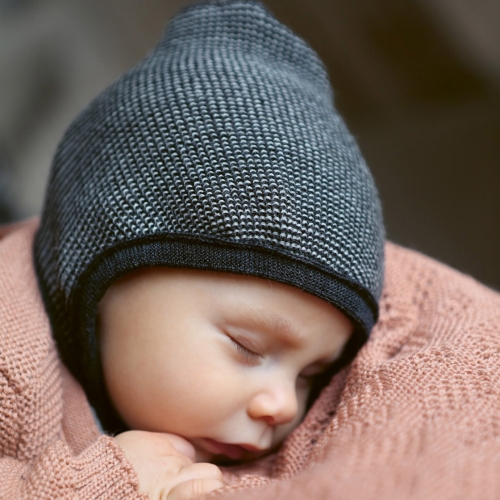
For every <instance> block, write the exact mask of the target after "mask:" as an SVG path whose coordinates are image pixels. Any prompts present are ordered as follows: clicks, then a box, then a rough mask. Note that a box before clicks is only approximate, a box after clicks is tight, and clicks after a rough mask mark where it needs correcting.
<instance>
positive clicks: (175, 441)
mask: <svg viewBox="0 0 500 500" xmlns="http://www.w3.org/2000/svg"><path fill="white" fill-rule="evenodd" d="M163 436H164V437H166V438H167V439H168V441H169V442H170V444H171V445H172V447H173V448H174V449H175V450H176V451H177V452H179V453H181V454H182V455H185V456H186V457H188V458H189V459H190V460H191V461H193V462H195V461H196V453H195V450H194V446H193V445H192V444H191V443H190V442H189V441H187V440H186V439H184V438H181V437H180V436H177V435H176V434H167V433H165V434H163Z"/></svg>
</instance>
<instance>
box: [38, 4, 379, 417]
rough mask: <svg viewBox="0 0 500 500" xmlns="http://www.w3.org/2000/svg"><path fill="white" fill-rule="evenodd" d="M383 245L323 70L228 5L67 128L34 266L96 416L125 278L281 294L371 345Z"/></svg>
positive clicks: (374, 199)
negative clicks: (254, 279) (166, 274)
mask: <svg viewBox="0 0 500 500" xmlns="http://www.w3.org/2000/svg"><path fill="white" fill-rule="evenodd" d="M383 241H384V231H383V224H382V218H381V210H380V205H379V201H378V196H377V192H376V189H375V186H374V183H373V179H372V177H371V174H370V173H369V171H368V169H367V167H366V164H365V162H364V160H363V158H362V156H361V154H360V152H359V150H358V148H357V146H356V144H355V141H354V140H353V138H352V137H351V135H350V134H349V132H348V131H347V129H346V127H345V125H344V123H343V121H342V119H341V118H340V116H339V115H338V113H337V112H336V110H335V108H334V105H333V102H332V90H331V87H330V83H329V81H328V76H327V73H326V71H325V68H324V67H323V65H322V63H321V61H320V60H319V58H318V57H317V55H316V54H315V53H314V51H313V50H312V49H311V48H310V47H309V46H308V45H307V44H306V43H305V42H304V41H303V40H301V39H300V38H299V37H297V36H296V35H295V34H293V33H292V32H291V31H290V30H289V29H288V28H286V27H284V26H283V25H281V24H280V23H279V22H278V21H277V20H276V19H275V18H274V17H273V16H272V15H271V14H269V12H267V10H266V9H265V8H264V7H263V6H261V5H260V4H258V3H255V2H250V1H245V0H236V1H222V2H210V3H206V4H202V5H195V6H193V7H191V8H188V9H187V10H185V11H183V12H181V13H180V14H178V15H177V16H176V17H175V18H174V19H173V20H172V21H171V23H170V24H169V25H168V27H167V29H166V31H165V34H164V36H163V38H162V39H161V41H160V42H159V44H158V46H157V47H156V48H155V49H154V50H153V52H152V53H151V54H150V55H149V57H148V58H147V59H146V60H145V61H143V62H142V63H141V64H139V65H138V66H137V67H135V68H134V69H132V70H131V71H130V72H128V73H127V74H126V75H124V76H123V77H122V78H120V79H119V80H118V81H117V82H116V83H115V84H114V85H112V86H111V87H110V88H108V89H107V90H106V91H105V92H104V93H102V94H101V95H100V96H99V97H97V99H96V100H94V102H92V103H91V104H90V106H89V107H88V108H87V109H86V110H84V112H83V113H82V114H81V115H80V116H79V117H78V118H77V119H76V120H75V122H74V123H73V124H72V125H71V127H70V128H69V130H68V131H67V133H66V135H65V137H64V138H63V140H62V142H61V144H60V146H59V148H58V151H57V153H56V156H55V160H54V164H53V169H52V173H51V177H50V181H49V186H48V191H47V198H46V203H45V207H44V210H43V215H42V220H41V226H40V230H39V232H38V235H37V239H36V244H35V254H36V255H35V256H36V263H37V271H38V275H39V279H40V283H41V287H42V290H43V292H44V298H45V303H46V306H47V310H48V312H49V316H50V318H51V321H52V326H53V329H54V333H55V337H56V340H57V342H58V345H59V351H60V353H61V355H62V356H63V359H64V361H65V362H66V364H67V366H68V367H69V368H70V370H71V371H72V373H73V374H74V375H75V376H76V377H77V378H78V380H79V381H80V382H81V383H82V384H83V385H84V387H85V390H86V392H87V394H89V396H90V397H91V400H92V402H93V404H94V405H95V406H96V408H97V409H98V411H101V409H102V407H103V405H105V402H106V397H105V395H104V394H103V392H102V386H103V384H102V377H101V370H100V364H99V363H100V359H99V353H98V347H97V342H96V338H95V317H96V306H97V303H98V301H99V300H100V298H101V297H102V295H103V293H104V291H105V290H106V288H107V287H108V286H109V284H110V283H111V282H112V281H113V280H114V279H116V278H117V277H118V276H120V275H122V274H125V273H127V272H130V271H131V270H133V269H135V268H138V267H141V266H154V265H163V266H165V265H166V266H177V267H194V268H198V269H211V270H220V271H230V272H236V273H243V274H248V275H256V276H261V277H265V278H270V279H274V280H277V281H280V282H283V283H288V284H291V285H294V286H297V287H299V288H301V289H303V290H305V291H307V292H310V293H312V294H314V295H316V296H319V297H321V298H323V299H325V300H327V301H329V302H331V303H333V304H335V305H336V306H337V307H338V308H340V309H341V310H342V311H344V313H345V314H347V315H348V316H349V317H350V318H351V319H352V320H353V321H354V323H355V324H356V326H357V332H358V333H359V334H361V335H363V336H364V339H366V336H367V335H368V333H369V332H370V330H371V328H372V326H373V324H374V323H375V321H376V318H377V314H378V304H377V302H378V298H379V296H380V290H381V286H382V277H383ZM105 413H106V411H104V410H102V411H101V412H100V415H101V418H102V419H103V420H105Z"/></svg>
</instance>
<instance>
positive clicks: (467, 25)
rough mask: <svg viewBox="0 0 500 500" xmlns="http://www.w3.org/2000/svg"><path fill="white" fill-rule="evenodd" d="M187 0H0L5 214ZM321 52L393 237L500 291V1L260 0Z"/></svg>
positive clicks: (14, 215) (22, 207)
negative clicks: (72, 127)
mask: <svg viewBox="0 0 500 500" xmlns="http://www.w3.org/2000/svg"><path fill="white" fill-rule="evenodd" d="M190 3H193V2H190V1H188V0H141V1H140V2H138V1H136V0H0V221H1V222H8V221H14V220H19V219H22V218H24V217H28V216H31V215H33V214H37V213H39V211H40V208H41V205H42V202H43V195H44V188H45V184H46V179H47V175H48V171H49V168H50V163H51V158H52V155H53V153H54V150H55V147H56V145H57V142H58V140H59V138H60V137H61V135H62V133H63V131H64V129H65V128H66V126H67V125H68V123H69V122H70V121H71V120H72V119H73V118H74V116H75V115H76V114H77V113H78V111H79V110H80V109H81V108H82V107H83V106H84V105H85V104H86V103H87V102H88V101H89V100H90V99H91V98H92V97H94V96H95V95H96V94H97V93H98V92H99V91H100V90H101V89H103V88H104V87H105V86H107V85H108V84H109V83H111V82H112V81H113V80H114V79H115V78H117V77H118V76H119V75H120V74H121V73H122V72H123V71H125V70H126V69H128V68H129V67H130V66H132V65H133V64H134V63H136V62H137V61H139V60H140V59H141V58H142V57H144V56H145V55H146V54H147V52H148V51H149V50H150V49H151V48H152V47H153V45H154V44H155V42H156V41H157V40H158V38H159V36H160V34H161V32H162V30H163V28H164V25H165V23H166V22H167V21H168V19H169V18H170V17H171V16H172V15H173V14H174V13H175V12H176V11H177V10H178V9H179V8H180V7H183V6H186V5H188V4H190ZM264 3H265V4H266V5H267V6H268V7H269V8H270V9H271V11H272V12H274V14H275V15H276V16H277V17H278V18H279V19H280V20H281V21H283V22H285V23H286V24H288V25H289V26H291V27H292V28H293V29H294V30H295V31H296V32H297V33H298V34H299V35H301V36H302V37H303V38H304V39H306V40H307V41H308V42H309V43H310V44H311V45H312V47H313V48H314V49H315V50H316V51H317V52H318V53H319V55H320V56H321V57H322V59H323V60H324V62H325V63H326V65H327V67H328V70H329V72H330V76H331V79H332V82H333V86H334V88H335V92H336V102H337V107H338V108H339V110H340V111H341V113H342V114H343V115H344V117H345V119H346V121H347V123H348V125H349V127H350V129H351V131H352V132H353V133H354V135H355V136H356V138H357V140H358V142H359V144H360V146H361V149H362V151H363V153H364V155H365V157H366V159H367V161H368V163H369V165H370V167H371V169H372V171H373V173H374V176H375V179H376V181H377V184H378V186H379V190H380V193H381V197H382V202H383V207H384V213H385V219H386V224H387V231H388V237H389V238H390V239H391V240H393V241H395V242H397V243H400V244H403V245H406V246H409V247H411V248H414V249H417V250H420V251H422V252H425V253H427V254H429V255H431V256H433V257H435V258H437V259H439V260H441V261H444V262H446V263H448V264H450V265H452V266H454V267H456V268H458V269H461V270H462V271H464V272H466V273H469V274H472V275H473V276H474V277H476V278H477V279H479V280H481V281H483V282H485V283H487V284H489V285H490V286H493V287H494V288H496V289H499V290H500V262H499V260H500V224H499V222H500V221H499V216H500V0H307V1H306V0H265V1H264Z"/></svg>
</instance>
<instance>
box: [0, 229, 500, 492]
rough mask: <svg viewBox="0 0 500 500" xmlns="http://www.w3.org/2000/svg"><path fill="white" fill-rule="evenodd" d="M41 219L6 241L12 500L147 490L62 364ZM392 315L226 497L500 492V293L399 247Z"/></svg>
mask: <svg viewBox="0 0 500 500" xmlns="http://www.w3.org/2000/svg"><path fill="white" fill-rule="evenodd" d="M35 230H36V221H31V222H28V223H24V224H21V225H19V226H17V227H13V228H8V229H7V230H4V235H3V238H2V239H0V296H1V297H2V300H1V302H0V498H2V499H5V500H11V499H12V500H14V499H16V500H20V499H21V500H23V499H35V498H36V499H51V500H52V499H55V498H61V499H89V498H106V499H110V500H114V499H127V500H129V499H139V498H142V499H143V500H144V499H145V496H144V495H140V494H139V493H138V482H137V477H136V475H135V473H134V471H133V469H132V468H131V466H130V464H129V463H128V462H127V460H126V459H125V457H124V455H123V453H122V452H121V450H120V448H119V447H118V446H116V445H115V444H114V442H113V440H112V439H111V438H109V437H107V436H101V437H99V436H98V431H97V429H96V427H95V424H94V423H93V421H92V416H91V413H90V408H89V406H88V403H87V401H86V398H85V395H84V393H83V391H82V389H81V387H80V386H79V385H78V383H77V382H76V381H75V380H74V379H73V378H72V377H71V375H70V374H69V373H68V372H67V370H66V369H65V367H64V365H63V364H62V363H61V361H60V360H59V358H58V356H57V354H56V349H55V345H54V342H53V339H52V337H51V333H50V328H49V322H48V319H47V317H46V314H45V312H44V307H43V303H42V300H41V297H40V295H39V292H38V288H37V284H36V278H35V274H34V269H33V264H32V253H31V247H32V241H33V236H34V232H35ZM386 254H387V264H386V275H385V286H384V292H383V296H382V301H381V313H380V320H379V322H378V323H377V325H376V327H375V329H374V330H373V333H372V336H371V338H370V340H369V342H368V343H367V344H366V345H365V346H364V348H363V349H362V350H361V352H360V353H359V355H358V356H357V358H356V360H355V361H354V363H353V364H352V365H351V366H350V367H349V368H347V369H345V370H344V371H343V372H342V373H340V374H339V375H337V376H336V377H335V378H334V379H333V380H332V382H331V384H330V386H329V387H327V388H326V389H325V390H324V391H323V393H322V394H321V396H320V397H319V399H318V400H317V402H316V403H315V405H314V406H313V408H312V409H311V410H310V411H309V413H308V415H307V416H306V418H305V420H304V422H303V423H302V424H301V425H300V426H299V427H298V428H297V429H296V430H295V431H294V432H293V434H291V435H290V436H289V437H288V439H287V441H286V442H285V444H284V446H283V448H282V449H281V451H280V452H279V453H278V455H277V456H274V457H269V458H267V459H264V460H262V461H261V462H258V463H256V464H249V465H247V466H245V467H240V468H238V469H234V470H231V471H225V477H226V481H227V482H228V485H227V486H226V487H225V488H224V489H223V490H220V491H218V492H216V493H214V498H221V499H227V500H229V499H235V500H239V499H242V500H243V499H245V500H251V499H255V500H257V499H258V500H281V499H282V500H303V499H304V498H307V499H325V498H342V499H343V500H368V499H374V500H375V499H377V500H393V499H398V500H406V499H413V500H417V499H418V500H429V499H439V500H456V499H467V500H470V499H474V500H490V499H491V500H494V499H498V498H499V497H500V421H499V420H500V419H499V415H500V295H499V294H498V293H496V292H493V291H492V290H489V289H487V288H486V287H484V286H482V285H480V284H479V283H477V282H476V281H474V280H473V279H471V278H469V277H467V276H464V275H462V274H460V273H458V272H457V271H454V270H452V269H450V268H448V267H446V266H444V265H443V264H439V263H437V262H434V261H433V260H431V259H429V258H427V257H424V256H422V255H419V254H417V253H415V252H412V251H409V250H405V249H402V248H399V247H397V246H394V245H391V244H387V246H386Z"/></svg>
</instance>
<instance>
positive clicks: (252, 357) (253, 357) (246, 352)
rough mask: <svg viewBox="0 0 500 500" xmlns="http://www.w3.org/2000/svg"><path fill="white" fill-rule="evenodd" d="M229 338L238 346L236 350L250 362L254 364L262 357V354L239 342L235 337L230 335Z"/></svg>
mask: <svg viewBox="0 0 500 500" xmlns="http://www.w3.org/2000/svg"><path fill="white" fill-rule="evenodd" d="M228 337H229V336H228ZM229 339H230V340H231V342H232V343H233V344H234V346H235V347H236V350H237V351H238V352H239V353H240V354H241V356H242V357H243V358H245V360H246V361H247V362H248V363H251V364H254V363H255V362H256V361H258V359H259V358H260V354H258V353H256V352H254V351H251V350H250V349H248V348H246V347H244V346H242V345H241V344H240V343H239V342H237V341H236V340H234V339H233V337H229Z"/></svg>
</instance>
